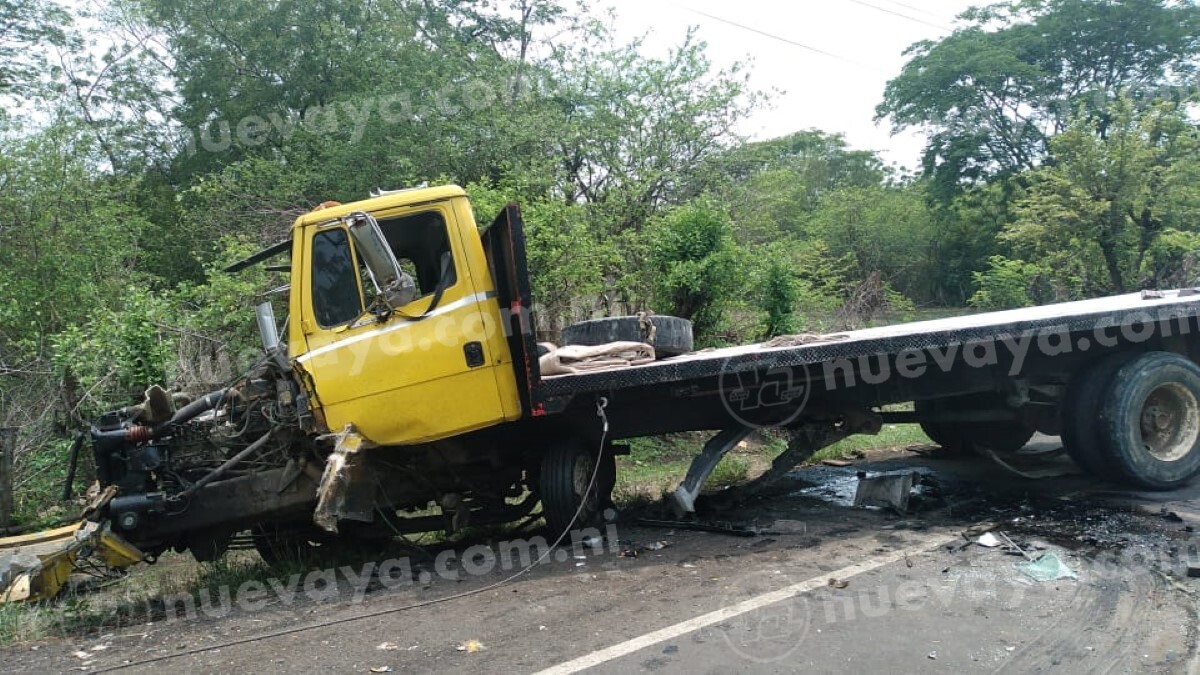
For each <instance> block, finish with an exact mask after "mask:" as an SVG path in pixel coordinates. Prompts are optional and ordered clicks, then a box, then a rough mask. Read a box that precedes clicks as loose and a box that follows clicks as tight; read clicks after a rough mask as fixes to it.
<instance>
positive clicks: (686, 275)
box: [652, 198, 738, 340]
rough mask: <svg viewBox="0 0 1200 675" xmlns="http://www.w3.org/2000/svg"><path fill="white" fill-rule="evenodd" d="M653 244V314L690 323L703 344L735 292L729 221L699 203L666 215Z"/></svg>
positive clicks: (711, 336)
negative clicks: (655, 292) (657, 312)
mask: <svg viewBox="0 0 1200 675" xmlns="http://www.w3.org/2000/svg"><path fill="white" fill-rule="evenodd" d="M653 242H654V243H653V249H652V251H653V252H652V260H653V269H654V272H655V281H656V282H657V288H658V297H659V300H658V305H657V307H656V308H657V309H659V310H661V311H662V312H664V313H667V314H672V315H674V316H679V317H683V318H685V319H691V321H692V322H693V324H694V328H695V331H696V334H697V336H698V337H699V338H700V339H701V340H712V339H714V338H715V333H716V331H717V328H718V327H719V326H720V324H721V321H722V320H723V319H724V318H725V317H724V316H723V312H724V310H725V309H726V308H727V307H728V306H729V304H730V300H731V298H732V296H733V295H734V292H735V290H736V288H737V279H738V272H737V264H736V249H735V247H734V244H733V233H732V224H731V222H730V220H729V215H728V214H727V213H726V212H725V211H724V209H723V208H722V207H721V205H720V204H718V203H716V202H714V201H712V200H711V199H708V198H700V199H697V200H695V201H692V202H690V203H688V204H686V205H684V206H681V207H679V208H677V209H674V210H673V211H671V212H669V213H667V214H666V215H665V216H664V217H663V218H662V220H661V221H660V222H659V223H658V224H657V227H656V228H655V232H654V233H653Z"/></svg>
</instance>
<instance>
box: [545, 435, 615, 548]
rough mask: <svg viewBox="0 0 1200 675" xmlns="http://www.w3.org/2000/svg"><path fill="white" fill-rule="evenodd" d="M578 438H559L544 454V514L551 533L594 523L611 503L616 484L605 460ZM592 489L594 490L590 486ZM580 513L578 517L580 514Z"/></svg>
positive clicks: (556, 534) (560, 532) (557, 533)
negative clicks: (612, 482) (590, 450)
mask: <svg viewBox="0 0 1200 675" xmlns="http://www.w3.org/2000/svg"><path fill="white" fill-rule="evenodd" d="M596 459H597V458H596V454H595V453H593V452H589V451H588V450H587V449H586V448H585V447H584V446H583V445H582V444H581V443H579V442H578V441H576V440H574V439H568V440H561V441H556V442H554V443H552V444H551V445H550V447H549V448H548V449H547V450H546V453H545V454H544V455H542V466H541V473H540V475H539V477H538V487H539V493H540V496H541V499H542V515H543V516H545V518H546V524H547V525H549V527H550V532H551V535H552V536H554V537H557V536H559V535H560V534H562V533H563V532H566V531H567V530H570V529H572V528H580V527H586V526H588V525H591V524H593V523H594V522H595V521H596V520H597V517H598V516H599V515H600V512H601V510H602V509H603V508H604V507H605V506H607V505H608V503H609V496H610V495H611V493H612V485H611V483H609V482H608V480H607V476H606V474H608V473H609V472H608V471H606V470H605V465H604V462H603V460H602V463H601V466H600V468H599V471H597V467H596ZM589 488H590V489H589ZM576 513H578V517H576Z"/></svg>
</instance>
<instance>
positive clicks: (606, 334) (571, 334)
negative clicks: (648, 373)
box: [562, 314, 695, 358]
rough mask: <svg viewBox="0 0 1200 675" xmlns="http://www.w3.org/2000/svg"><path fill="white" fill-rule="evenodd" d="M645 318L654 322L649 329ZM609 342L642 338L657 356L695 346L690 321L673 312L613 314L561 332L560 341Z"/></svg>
mask: <svg viewBox="0 0 1200 675" xmlns="http://www.w3.org/2000/svg"><path fill="white" fill-rule="evenodd" d="M647 322H648V323H651V324H653V325H654V330H653V331H651V330H650V326H649V325H647ZM652 333H653V335H652ZM610 342H645V343H646V344H648V345H650V346H651V347H654V355H655V356H657V357H658V358H664V357H667V356H679V355H680V354H686V353H688V352H690V351H692V350H693V348H694V346H695V342H694V340H693V338H692V322H691V321H688V320H687V319H680V318H679V317H677V316H659V315H653V314H652V315H649V316H647V317H646V318H645V320H644V321H643V319H642V318H641V317H637V316H613V317H608V318H606V319H592V320H591V321H583V322H581V323H577V324H574V325H571V326H567V327H566V328H564V329H563V332H562V343H563V344H564V345H584V346H586V347H594V346H596V345H604V344H608V343H610Z"/></svg>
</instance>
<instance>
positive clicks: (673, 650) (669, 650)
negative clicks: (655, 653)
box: [662, 645, 679, 654]
mask: <svg viewBox="0 0 1200 675" xmlns="http://www.w3.org/2000/svg"><path fill="white" fill-rule="evenodd" d="M662 653H664V654H678V653H679V646H678V645H667V646H666V647H664V648H663V650H662Z"/></svg>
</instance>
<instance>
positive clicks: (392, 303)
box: [346, 211, 417, 310]
mask: <svg viewBox="0 0 1200 675" xmlns="http://www.w3.org/2000/svg"><path fill="white" fill-rule="evenodd" d="M346 228H347V229H348V230H350V236H351V237H352V238H353V239H354V248H355V250H357V251H358V255H359V257H360V258H361V259H362V262H363V265H365V266H366V268H367V273H368V274H369V275H370V277H371V283H372V284H374V286H375V292H376V294H377V295H376V301H378V300H382V301H383V302H384V304H386V305H387V309H389V310H392V309H396V308H397V307H403V306H404V305H407V304H408V303H410V302H412V301H413V300H416V298H417V285H416V283H415V282H414V281H413V278H412V277H411V276H409V275H408V274H407V273H405V272H404V270H402V269H400V262H399V261H397V260H396V256H395V255H394V254H393V253H392V247H391V246H388V243H387V239H386V238H384V236H383V230H381V229H380V228H379V222H378V221H376V220H375V219H374V218H373V217H371V215H370V214H369V213H364V212H362V211H359V212H357V213H352V214H350V215H349V216H347V218H346Z"/></svg>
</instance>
